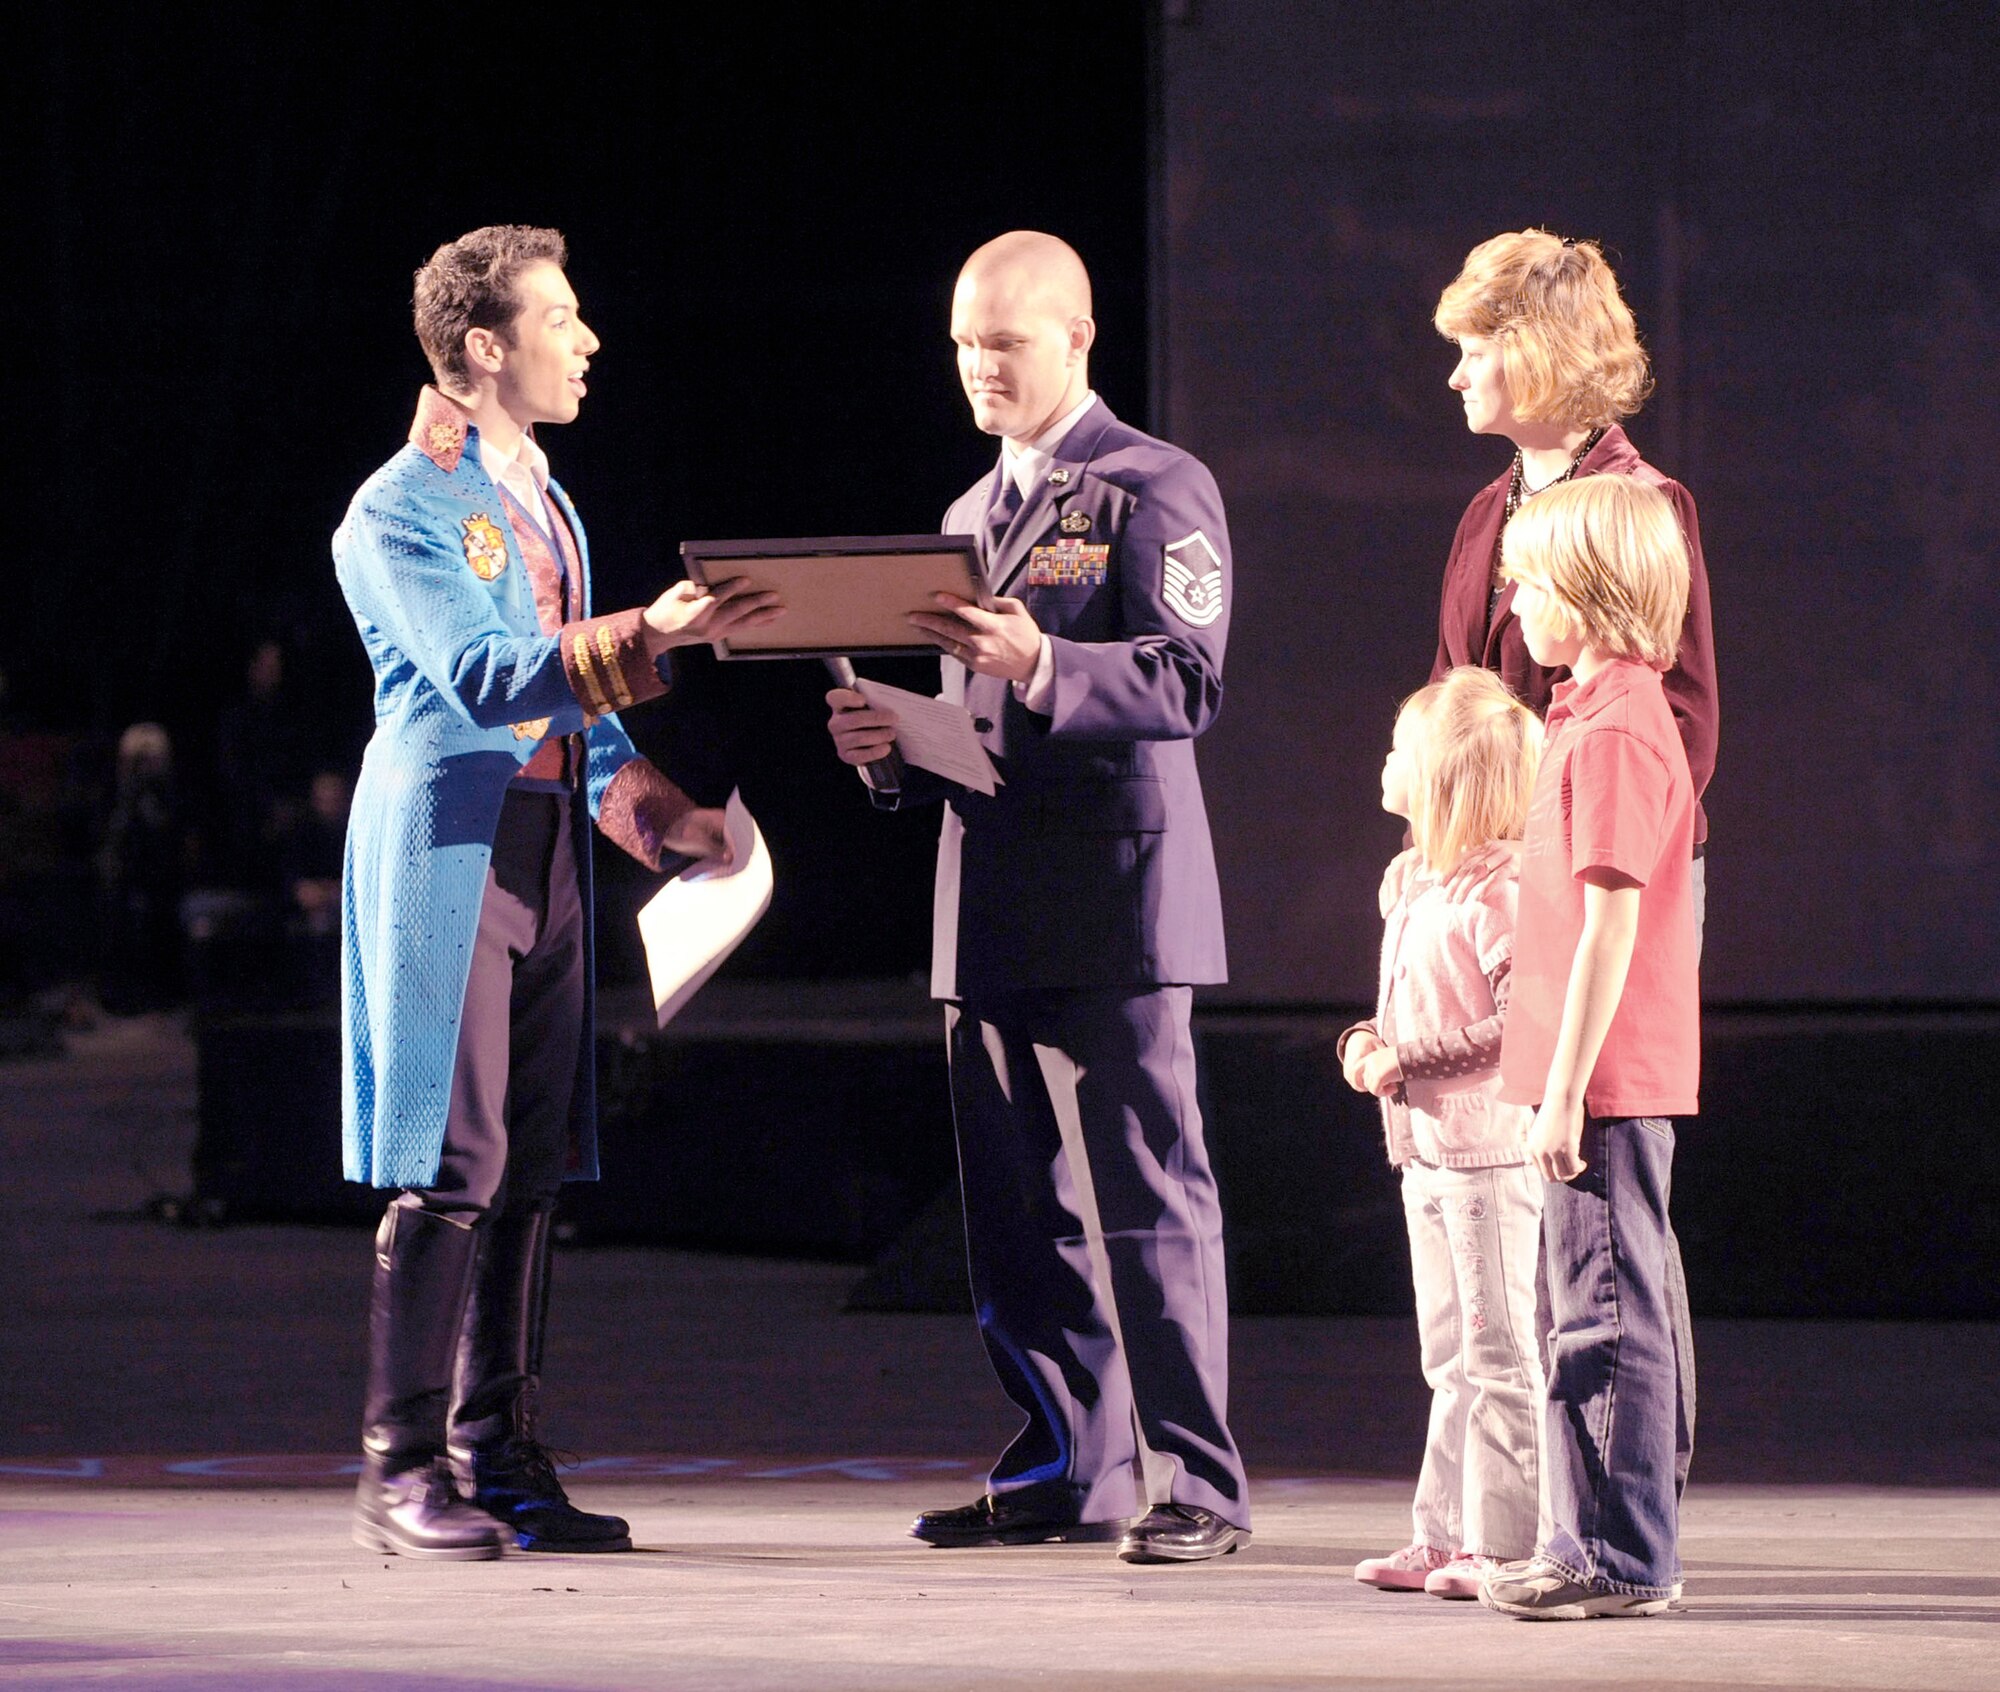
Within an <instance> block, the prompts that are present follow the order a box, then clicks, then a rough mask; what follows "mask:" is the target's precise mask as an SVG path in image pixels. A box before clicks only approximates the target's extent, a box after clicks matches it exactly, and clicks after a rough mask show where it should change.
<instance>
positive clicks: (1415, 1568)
mask: <svg viewBox="0 0 2000 1692" xmlns="http://www.w3.org/2000/svg"><path fill="white" fill-rule="evenodd" d="M1451 1561H1452V1553H1451V1552H1449V1551H1445V1550H1441V1549H1440V1548H1439V1547H1437V1546H1435V1545H1405V1546H1404V1547H1403V1548H1402V1550H1400V1551H1391V1552H1390V1553H1389V1555H1388V1556H1386V1557H1364V1558H1362V1559H1361V1561H1360V1562H1358V1563H1356V1564H1355V1565H1354V1578H1355V1579H1356V1580H1358V1581H1360V1582H1361V1584H1362V1585H1363V1586H1379V1587H1381V1588H1382V1589H1383V1590H1384V1591H1387V1592H1421V1591H1423V1589H1424V1582H1425V1580H1426V1579H1428V1578H1429V1576H1430V1573H1431V1571H1432V1570H1433V1569H1442V1568H1444V1567H1446V1566H1447V1565H1448V1564H1450V1562H1451ZM1477 1590H1478V1588H1477V1586H1476V1584H1475V1587H1474V1591H1475V1592H1477Z"/></svg>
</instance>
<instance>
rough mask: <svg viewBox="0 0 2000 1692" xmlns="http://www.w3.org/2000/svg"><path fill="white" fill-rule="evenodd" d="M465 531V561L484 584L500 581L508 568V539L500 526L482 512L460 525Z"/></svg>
mask: <svg viewBox="0 0 2000 1692" xmlns="http://www.w3.org/2000/svg"><path fill="white" fill-rule="evenodd" d="M459 526H460V527H461V528H462V529H464V530H465V561H466V563H468V564H470V565H471V566H472V573H473V574H474V575H475V576H477V577H478V578H479V579H480V580H481V581H482V582H490V581H494V580H496V579H498V577H499V575H500V573H501V571H503V570H505V569H506V568H507V537H506V536H505V535H503V534H502V533H501V532H500V525H499V524H497V523H495V522H494V521H493V519H492V518H491V517H489V516H487V515H486V513H485V512H483V511H481V512H479V513H478V514H477V515H476V516H472V517H468V518H466V519H465V521H464V522H463V523H462V524H460V525H459Z"/></svg>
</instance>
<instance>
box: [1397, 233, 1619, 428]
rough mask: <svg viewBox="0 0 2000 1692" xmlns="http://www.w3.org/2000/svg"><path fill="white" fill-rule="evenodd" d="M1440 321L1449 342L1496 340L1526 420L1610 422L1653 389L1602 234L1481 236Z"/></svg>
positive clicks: (1448, 293)
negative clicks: (1587, 237)
mask: <svg viewBox="0 0 2000 1692" xmlns="http://www.w3.org/2000/svg"><path fill="white" fill-rule="evenodd" d="M1431 321H1432V322H1433V323H1435V324H1436V325H1437V331H1438V333H1439V334H1440V335H1442V336H1444V337H1445V339H1446V340H1448V341H1456V340H1458V339H1460V338H1461V337H1463V336H1466V335H1478V336H1482V337H1484V338H1485V339H1487V340H1490V341H1492V342H1493V344H1494V346H1495V347H1496V348H1497V349H1498V350H1499V353H1500V369H1501V373H1502V374H1503V375H1504V376H1505V377H1506V379H1507V397H1508V399H1509V400H1510V401H1512V402H1513V407H1514V415H1515V416H1516V417H1519V418H1521V419H1522V420H1523V421H1524V422H1529V423H1554V424H1559V425H1561V426H1562V427H1564V428H1572V429H1600V428H1605V427H1608V426H1609V425H1610V424H1613V423H1616V422H1617V421H1618V420H1619V419H1620V418H1622V417H1630V416H1631V415H1632V413H1633V412H1635V411H1637V410H1638V409H1639V407H1640V406H1641V405H1643V404H1645V402H1646V396H1647V395H1648V394H1649V393H1651V392H1652V391H1653V378H1652V373H1651V371H1650V369H1649V368H1648V364H1647V359H1646V349H1645V348H1644V347H1642V346H1640V345H1639V329H1638V325H1637V324H1635V323H1634V322H1633V321H1632V311H1631V308H1630V307H1629V306H1627V305H1626V303H1625V300H1624V296H1623V295H1621V294H1620V293H1619V292H1618V278H1617V277H1616V276H1614V275H1612V274H1611V266H1610V265H1608V264H1606V263H1605V262H1604V255H1603V254H1602V253H1601V252H1599V251H1598V249H1597V246H1596V244H1595V243H1594V242H1590V241H1564V240H1561V239H1559V238H1557V237H1556V236H1554V235H1551V234H1550V233H1549V232H1548V231H1547V230H1546V229H1524V230H1522V231H1521V232H1520V233H1519V234H1517V235H1516V234H1508V235H1496V236H1494V237H1493V239H1492V240H1490V241H1482V242H1480V244H1479V245H1478V246H1476V247H1474V248H1473V249H1472V251H1471V253H1470V254H1468V255H1467V257H1466V260H1465V267H1464V269H1462V270H1461V271H1459V273H1458V276H1457V278H1456V279H1455V280H1454V281H1453V282H1452V284H1451V286H1450V287H1448V288H1446V289H1445V291H1444V293H1443V294H1442V295H1440V296H1439V298H1438V303H1437V311H1436V313H1435V314H1434V315H1433V317H1432V318H1431Z"/></svg>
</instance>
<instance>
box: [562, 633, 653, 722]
mask: <svg viewBox="0 0 2000 1692" xmlns="http://www.w3.org/2000/svg"><path fill="white" fill-rule="evenodd" d="M558 638H559V639H560V640H561V641H562V661H563V673H564V674H565V675H567V676H568V677H569V686H570V691H571V692H572V693H574V694H575V695H576V698H577V703H578V704H580V705H581V706H582V707H583V708H584V709H585V710H586V711H588V712H589V713H590V714H591V715H592V716H594V717H605V716H609V715H610V714H611V713H612V712H613V711H622V710H624V709H625V707H626V706H628V705H636V704H637V703H638V702H639V701H640V700H642V699H657V698H658V697H659V696H660V695H661V694H663V693H665V692H666V691H667V684H666V683H665V682H663V681H661V680H660V672H659V671H658V670H657V669H655V668H654V667H653V660H652V659H651V658H650V657H648V656H647V654H646V624H645V619H644V615H643V614H642V613H641V612H638V611H618V612H614V613H613V614H612V615H611V616H609V617H586V618H585V619H584V620H583V621H582V622H578V623H565V624H563V627H562V633H561V635H560V636H559V637H558Z"/></svg>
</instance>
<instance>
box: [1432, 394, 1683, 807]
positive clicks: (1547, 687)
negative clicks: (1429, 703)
mask: <svg viewBox="0 0 2000 1692" xmlns="http://www.w3.org/2000/svg"><path fill="white" fill-rule="evenodd" d="M1607 471H1610V472H1614V473H1616V474H1618V475H1624V476H1631V477H1633V478H1634V479H1635V480H1638V481H1641V482H1645V483H1646V484H1648V485H1649V486H1651V487H1656V488H1658V489H1659V490H1660V492H1661V493H1663V494H1665V495H1666V496H1667V498H1668V500H1669V501H1670V502H1671V503H1672V505H1673V508H1674V515H1675V516H1677V517H1678V518H1679V519H1680V524H1681V533H1682V534H1683V535H1684V536H1685V537H1686V538H1687V549H1688V609H1687V622H1686V624H1685V625H1684V626H1683V627H1682V629H1681V648H1680V653H1679V656H1678V657H1677V659H1676V661H1675V663H1674V667H1673V668H1672V669H1671V670H1669V671H1668V672H1667V673H1666V676H1665V678H1664V680H1665V682H1666V690H1667V703H1668V704H1669V705H1670V706H1672V707H1673V712H1674V721H1675V722H1676V723H1677V724H1679V725H1680V731H1681V742H1682V744H1683V745H1685V746H1686V747H1687V760H1688V773H1689V774H1690V775H1692V776H1693V777H1694V792H1695V801H1696V803H1695V812H1694V838H1695V843H1696V845H1697V846H1699V845H1700V844H1702V843H1703V842H1704V841H1706V840H1707V839H1708V815H1707V813H1706V812H1705V811H1703V810H1702V808H1701V804H1700V800H1701V795H1702V794H1703V793H1704V792H1705V791H1706V790H1707V787H1708V778H1709V777H1710V776H1712V775H1714V774H1715V724H1716V702H1715V633H1714V630H1713V628H1712V627H1711V626H1710V623H1709V614H1708V566H1707V565H1706V564H1704V563H1703V562H1702V557H1701V529H1700V526H1699V525H1698V524H1697V522H1696V520H1695V512H1694V495H1693V494H1691V493H1689V492H1688V491H1687V489H1686V488H1684V487H1682V486H1681V485H1680V483H1678V482H1676V481H1673V480H1672V479H1670V478H1669V477H1666V476H1662V475H1661V474H1660V473H1659V471H1657V470H1655V469H1654V468H1653V467H1652V465H1650V464H1648V463H1647V462H1646V461H1645V460H1644V459H1643V458H1641V457H1640V456H1639V450H1638V448H1637V447H1635V446H1633V444H1632V443H1631V441H1630V440H1629V439H1628V438H1627V437H1626V434H1625V431H1624V430H1623V429H1621V428H1619V427H1618V426H1617V425H1616V424H1613V425H1612V426H1611V427H1610V428H1609V429H1607V430H1605V431H1604V438H1603V439H1602V440H1601V441H1599V442H1598V443H1597V445H1596V446H1594V447H1592V448H1591V449H1590V454H1589V456H1588V457H1587V458H1585V459H1584V461H1583V463H1582V464H1581V465H1579V466H1578V467H1577V474H1578V475H1579V476H1598V475H1603V474H1604V473H1605V472H1607ZM1506 510H1507V477H1506V476H1504V475H1503V476H1501V477H1500V479H1499V480H1498V481H1496V482H1490V483H1488V484H1487V485H1486V486H1485V487H1483V488H1481V489H1480V490H1479V492H1478V493H1477V494H1475V495H1474V496H1473V499H1472V503H1471V504H1470V505H1468V506H1467V507H1466V508H1465V515H1464V516H1463V517H1461V518H1460V519H1459V520H1458V533H1457V534H1456V535H1454V536H1453V537H1452V541H1451V558H1450V561H1449V562H1448V563H1446V565H1445V567H1444V594H1443V597H1442V599H1441V600H1440V602H1439V605H1438V649H1437V658H1436V660H1435V662H1433V663H1432V665H1431V680H1432V681H1436V680H1438V679H1439V678H1440V677H1441V676H1443V674H1444V673H1445V671H1447V670H1449V669H1451V668H1452V667H1453V666H1455V665H1458V664H1479V665H1483V666H1484V667H1485V668H1486V669H1489V670H1492V671H1493V672H1494V673H1495V674H1497V675H1498V676H1499V678H1500V679H1501V680H1502V681H1503V682H1505V683H1506V684H1507V685H1508V686H1509V687H1510V688H1512V689H1513V690H1514V692H1515V693H1516V694H1518V695H1519V696H1520V697H1521V698H1522V699H1523V700H1525V701H1526V702H1527V704H1528V706H1529V708H1530V709H1531V710H1533V711H1534V712H1535V713H1536V715H1538V716H1540V715H1543V714H1545V713H1546V712H1547V711H1548V708H1549V694H1550V693H1551V691H1552V690H1553V689H1554V687H1555V685H1556V683H1557V682H1559V681H1561V680H1562V679H1563V678H1564V677H1565V676H1567V675H1568V674H1569V672H1568V670H1566V669H1554V670H1549V669H1544V668H1543V667H1542V666H1541V665H1540V664H1537V663H1536V662H1535V661H1534V659H1532V658H1530V657H1529V656H1528V643H1527V641H1526V640H1525V639H1524V638H1523V637H1522V634H1521V624H1520V620H1519V619H1518V618H1517V617H1516V616H1515V615H1514V584H1513V583H1512V582H1509V583H1507V584H1506V585H1505V587H1503V588H1502V590H1501V593H1500V603H1499V604H1498V605H1497V606H1495V607H1494V610H1493V626H1492V627H1491V628H1488V627H1487V624H1486V607H1487V603H1488V597H1489V590H1490V588H1491V585H1492V572H1493V558H1494V554H1495V552H1496V551H1497V550H1498V549H1499V546H1500V525H1501V519H1502V517H1503V516H1504V514H1505V513H1506Z"/></svg>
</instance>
